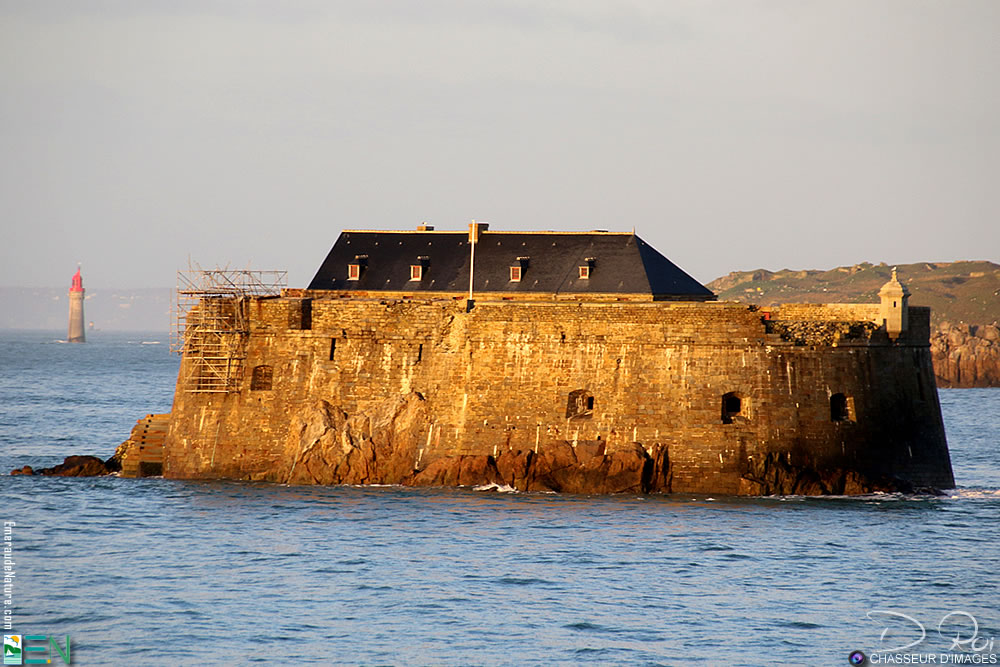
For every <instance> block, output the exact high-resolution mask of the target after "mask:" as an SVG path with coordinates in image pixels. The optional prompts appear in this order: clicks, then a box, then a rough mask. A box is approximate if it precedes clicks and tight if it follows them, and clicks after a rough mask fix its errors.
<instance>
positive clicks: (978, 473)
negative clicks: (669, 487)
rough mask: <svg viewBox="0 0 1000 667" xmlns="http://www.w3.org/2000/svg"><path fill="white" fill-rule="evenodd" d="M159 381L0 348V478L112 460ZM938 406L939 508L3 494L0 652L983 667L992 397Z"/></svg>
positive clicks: (51, 348)
mask: <svg viewBox="0 0 1000 667" xmlns="http://www.w3.org/2000/svg"><path fill="white" fill-rule="evenodd" d="M177 368H178V359H177V357H176V356H175V355H172V354H171V353H170V351H169V344H168V340H167V338H166V336H165V335H161V334H132V333H128V334H125V333H115V334H111V333H101V332H96V333H91V334H89V339H88V342H87V343H86V344H84V345H74V344H66V343H63V342H61V341H60V340H59V334H58V333H51V332H10V331H8V332H0V406H2V407H0V472H2V473H7V472H8V471H10V470H11V469H12V468H15V467H21V466H22V465H25V464H28V465H32V466H34V467H36V468H37V467H42V466H49V465H54V464H56V463H59V462H60V461H61V460H62V458H63V457H65V456H67V455H69V454H98V455H100V456H102V457H106V456H109V455H110V454H111V453H112V452H113V451H114V448H115V447H116V446H117V445H118V443H120V442H121V441H122V440H124V439H125V438H126V437H127V436H128V433H129V430H130V429H131V427H132V425H133V424H134V423H135V420H136V419H138V418H140V417H142V416H144V415H145V414H146V413H150V412H166V411H168V410H169V409H170V404H171V400H172V395H173V389H174V382H175V380H176V374H177ZM940 396H941V403H942V409H943V412H944V418H945V423H946V429H947V434H948V442H949V446H950V448H951V455H952V462H953V465H954V468H955V478H956V480H957V484H958V488H957V489H955V490H953V491H950V492H949V493H948V495H946V496H943V497H905V496H896V495H875V496H869V497H863V498H802V497H787V498H732V497H722V496H719V497H710V496H694V495H690V494H679V495H675V496H627V495H626V496H610V497H609V496H579V495H556V494H523V493H497V492H495V491H475V490H473V489H410V488H399V487H381V488H371V487H369V488H356V487H303V486H293V487H290V486H283V485H276V484H251V483H236V482H185V481H174V480H165V479H120V478H117V477H105V478H87V479H74V478H49V477H38V476H36V477H9V476H2V477H0V508H2V509H0V519H2V520H3V521H4V522H5V523H8V522H13V524H14V525H12V526H10V530H9V537H10V538H11V539H10V541H7V542H3V544H4V545H10V546H11V553H10V558H9V560H10V561H11V562H12V563H14V566H13V567H12V570H13V571H14V572H15V576H14V577H13V578H12V582H13V583H12V586H11V588H10V590H9V597H8V598H7V599H9V600H10V602H11V604H10V606H9V607H7V608H8V609H10V618H11V619H12V630H5V631H4V633H5V634H10V633H12V632H15V633H23V634H28V635H33V636H42V635H44V636H46V637H51V638H53V639H54V640H55V641H56V642H57V645H58V646H60V647H62V646H63V645H64V643H65V641H66V637H67V636H69V638H70V641H71V659H72V661H73V664H79V665H93V664H112V665H177V664H191V665H197V664H232V665H238V664H246V663H256V662H261V663H275V664H299V663H320V664H403V665H405V664H443V665H466V664H483V665H526V664H566V665H575V664H620V665H679V664H691V663H693V664H719V665H771V664H775V665H778V664H789V665H791V664H816V665H837V664H849V663H848V656H849V654H850V653H851V652H852V651H855V650H860V651H863V652H865V653H866V654H869V655H870V656H871V654H873V653H874V654H875V655H874V656H871V657H873V658H874V659H876V660H878V659H880V657H881V658H882V659H883V660H884V658H885V656H887V655H888V656H895V657H898V656H900V655H917V656H924V657H923V660H925V661H926V660H927V659H928V658H927V656H934V657H935V660H936V661H938V663H940V661H941V660H943V659H945V658H947V659H948V660H951V659H952V658H953V657H954V656H961V655H967V656H968V655H971V654H968V653H966V652H965V651H968V650H973V649H977V650H976V651H975V653H976V655H977V656H979V657H980V659H982V658H985V659H986V660H987V664H989V659H990V656H991V655H992V656H994V657H993V659H994V660H996V659H997V656H1000V609H998V607H1000V596H998V583H1000V575H998V570H1000V545H998V540H1000V463H998V443H1000V427H998V421H1000V420H998V415H1000V390H991V389H982V390H975V389H965V390H961V389H958V390H945V391H941V392H940ZM7 594H8V591H5V595H7ZM921 630H923V631H924V633H925V634H926V636H925V637H924V638H923V640H922V641H920V642H919V643H916V644H913V645H912V646H909V647H906V645H907V644H911V643H912V642H914V641H915V640H920V639H921ZM883 633H884V634H883ZM956 638H957V642H958V643H957V644H956V643H955V642H956ZM35 645H36V646H38V647H45V646H46V644H45V643H44V642H39V641H36V642H35ZM880 650H881V651H883V653H881V654H880V653H879V651H880ZM37 655H47V656H48V657H50V658H51V659H52V664H56V665H58V664H62V663H63V659H62V657H61V656H60V655H59V653H58V651H57V650H55V649H53V648H51V646H49V648H48V649H47V653H38V654H37ZM939 656H940V657H939ZM938 663H932V664H938ZM966 664H973V663H966Z"/></svg>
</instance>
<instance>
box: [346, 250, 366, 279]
mask: <svg viewBox="0 0 1000 667" xmlns="http://www.w3.org/2000/svg"><path fill="white" fill-rule="evenodd" d="M367 265H368V255H355V256H354V261H353V262H351V263H350V264H348V265H347V279H348V280H361V272H362V271H364V269H365V267H366V266H367Z"/></svg>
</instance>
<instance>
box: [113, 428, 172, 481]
mask: <svg viewBox="0 0 1000 667" xmlns="http://www.w3.org/2000/svg"><path fill="white" fill-rule="evenodd" d="M169 426H170V413H169V412H167V413H165V414H158V415H154V414H149V415H146V416H145V417H143V418H142V419H140V420H138V421H137V422H136V424H135V426H134V427H132V434H131V435H130V436H129V439H128V443H129V446H128V447H127V449H126V450H125V453H124V455H123V456H122V472H121V476H122V477H155V476H157V475H162V474H163V441H164V440H165V439H166V437H167V428H168V427H169Z"/></svg>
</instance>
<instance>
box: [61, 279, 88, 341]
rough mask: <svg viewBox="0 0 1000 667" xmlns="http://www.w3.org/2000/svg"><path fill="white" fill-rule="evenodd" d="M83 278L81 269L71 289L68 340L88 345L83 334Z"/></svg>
mask: <svg viewBox="0 0 1000 667" xmlns="http://www.w3.org/2000/svg"><path fill="white" fill-rule="evenodd" d="M83 291H84V290H83V277H81V276H80V267H79V266H78V267H76V273H75V274H73V284H72V285H71V286H70V288H69V335H68V336H67V338H66V340H68V341H69V342H71V343H86V342H87V338H86V336H84V334H83Z"/></svg>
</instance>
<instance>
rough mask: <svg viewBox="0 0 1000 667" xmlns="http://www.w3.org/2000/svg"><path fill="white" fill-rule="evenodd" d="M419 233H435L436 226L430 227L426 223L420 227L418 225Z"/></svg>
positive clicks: (422, 223)
mask: <svg viewBox="0 0 1000 667" xmlns="http://www.w3.org/2000/svg"><path fill="white" fill-rule="evenodd" d="M417 231H418V232H433V231H434V225H428V224H427V223H426V222H421V223H420V224H419V225H417Z"/></svg>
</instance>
